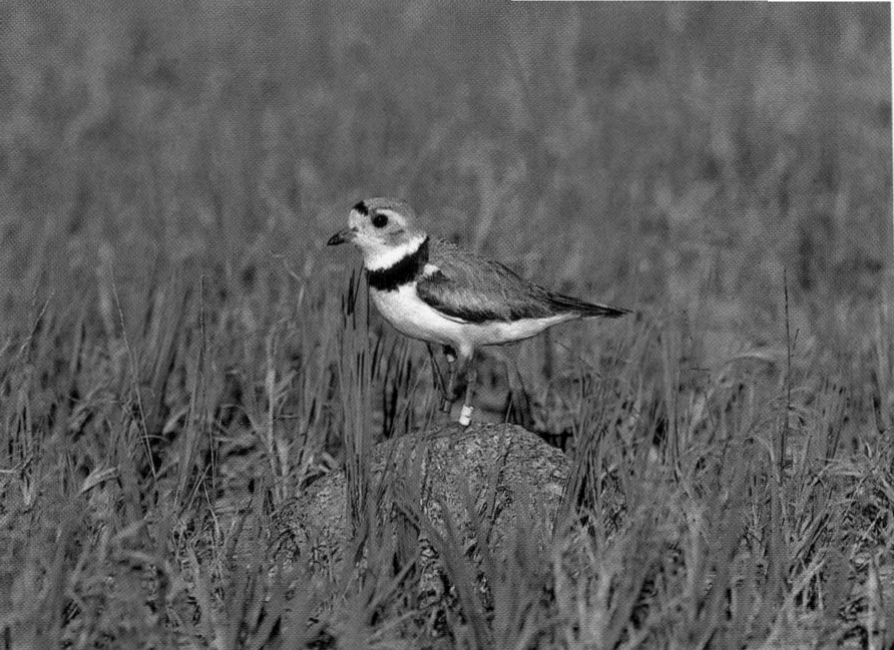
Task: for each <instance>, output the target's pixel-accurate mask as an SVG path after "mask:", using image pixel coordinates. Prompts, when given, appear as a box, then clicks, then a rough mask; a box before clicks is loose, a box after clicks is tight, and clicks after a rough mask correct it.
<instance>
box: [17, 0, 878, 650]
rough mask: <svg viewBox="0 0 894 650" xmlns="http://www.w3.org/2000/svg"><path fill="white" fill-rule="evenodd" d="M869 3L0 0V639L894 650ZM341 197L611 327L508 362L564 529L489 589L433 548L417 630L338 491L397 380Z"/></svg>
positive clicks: (410, 403) (388, 413) (358, 484)
mask: <svg viewBox="0 0 894 650" xmlns="http://www.w3.org/2000/svg"><path fill="white" fill-rule="evenodd" d="M889 12H890V9H889V8H888V6H887V5H878V4H876V5H835V6H831V5H823V6H816V7H814V6H811V7H809V8H808V7H802V6H780V7H764V6H757V5H748V6H733V7H726V6H723V7H721V6H719V5H710V4H709V5H673V6H667V7H657V6H651V5H650V6H648V7H645V6H632V7H627V6H625V7H623V8H622V7H620V6H602V5H601V4H597V3H593V4H592V5H587V6H574V7H572V6H560V5H552V4H548V5H535V4H532V3H514V4H510V5H501V6H499V7H496V6H494V7H485V6H481V7H475V8H462V9H460V8H459V7H454V8H447V7H443V6H441V5H438V4H437V3H436V4H432V5H417V4H414V5H413V6H412V7H411V6H409V5H403V4H400V3H385V4H381V3H379V4H377V5H376V6H375V7H373V6H370V7H368V8H367V7H360V6H358V7H355V8H354V9H353V10H352V11H347V10H346V9H344V8H343V7H342V8H336V7H335V6H332V5H329V4H319V5H317V4H310V3H297V4H295V3H286V2H277V1H273V2H268V3H263V4H262V5H260V6H258V7H253V8H250V9H248V8H242V7H237V6H235V5H233V6H229V5H221V4H215V3H206V4H204V5H203V4H201V3H200V4H193V5H190V7H188V8H184V7H183V6H181V5H180V4H174V3H170V2H162V3H160V4H154V5H151V6H149V5H146V6H143V5H139V4H133V5H131V4H129V3H118V2H103V1H101V0H100V1H99V2H95V3H92V4H88V5H81V4H78V5H69V4H67V3H62V2H50V3H41V5H40V8H39V9H38V8H37V7H36V6H35V7H31V6H29V5H27V4H21V3H8V4H6V5H4V6H3V7H2V8H0V34H2V39H0V84H2V87H3V93H2V97H3V99H2V101H0V115H2V121H3V125H4V128H3V129H2V133H0V143H2V146H0V205H2V208H0V238H2V242H3V245H2V247H0V278H2V283H0V301H2V310H3V314H4V318H3V319H2V322H0V495H2V496H0V521H2V526H0V554H2V556H0V647H3V648H13V647H15V648H27V647H61V646H65V647H72V648H82V647H116V648H129V647H173V646H175V645H178V646H181V645H182V646H186V647H199V648H202V647H215V648H235V647H245V648H254V647H257V648H260V647H271V648H273V647H284V648H286V647H287V648H291V647H304V646H310V647H317V648H321V647H348V648H357V647H381V648H386V647H388V648H400V647H404V648H415V647H422V646H424V645H426V644H429V645H431V646H432V647H454V646H455V647H470V648H472V647H475V648H487V647H499V648H526V647H569V648H603V647H604V648H634V647H645V648H652V647H686V648H689V647H692V648H727V647H748V648H790V647H832V646H834V645H835V644H837V643H844V644H847V645H849V646H852V647H861V646H862V647H872V648H882V647H890V646H891V642H892V636H894V620H892V618H891V614H890V612H891V611H892V609H891V606H890V599H891V598H892V597H894V593H892V590H891V588H890V586H891V584H892V583H894V575H892V565H894V559H892V550H894V549H892V546H891V540H892V539H894V530H892V526H894V516H892V515H894V513H892V504H894V482H892V479H891V467H892V462H894V457H892V454H894V452H892V445H891V444H890V441H889V438H890V435H891V432H892V429H891V427H892V413H894V376H892V372H894V350H892V337H891V332H892V331H894V313H892V296H894V275H892V268H894V267H892V264H891V253H892V251H891V243H892V230H891V217H892V181H891V176H892V173H891V161H892V156H891V100H890V97H891V95H890V92H891V89H890V79H891V74H890V46H889V31H888V24H889ZM372 194H385V195H402V196H406V197H408V198H410V199H411V200H412V201H413V202H414V204H416V205H417V206H418V207H419V208H420V209H421V210H422V211H423V212H424V213H425V214H426V216H427V217H428V220H429V221H430V223H431V224H432V228H433V229H434V230H437V231H438V232H439V233H440V234H443V235H446V236H455V237H457V238H458V239H461V240H462V241H463V242H464V243H466V244H468V245H470V246H474V247H476V248H477V249H479V250H481V251H482V252H485V253H487V254H491V255H494V256H497V257H499V258H501V259H503V260H505V261H507V262H508V263H509V264H510V265H512V266H514V267H515V268H517V269H518V270H519V271H521V272H522V273H523V274H525V275H529V276H532V277H533V276H536V277H537V278H538V279H539V280H541V281H542V282H543V283H544V284H546V285H548V286H552V287H556V288H557V289H560V290H562V291H566V292H569V293H576V294H579V295H582V296H592V297H594V298H599V299H601V300H604V301H606V302H609V303H617V304H619V305H623V306H627V307H635V308H637V309H639V310H640V311H641V316H640V317H638V318H637V319H629V320H627V321H626V322H625V323H621V324H608V325H605V324H600V325H598V326H589V325H575V326H569V327H566V328H564V329H561V330H559V331H556V332H553V333H550V335H549V336H546V337H542V338H540V339H537V340H534V341H530V342H526V343H524V344H522V345H521V346H519V348H518V349H517V351H508V353H507V355H505V357H502V358H503V359H508V366H509V370H510V372H509V375H510V377H511V378H512V382H513V389H514V393H515V394H514V396H513V397H514V399H513V401H512V404H513V408H512V413H513V418H515V419H516V420H518V421H522V422H524V423H525V424H527V425H528V426H530V427H533V428H536V429H538V430H540V431H541V432H542V433H543V434H544V435H545V436H548V437H550V436H551V439H554V440H561V441H562V442H563V444H565V445H566V446H567V448H568V450H569V454H570V455H571V457H572V458H573V461H574V471H573V481H572V484H571V486H570V488H569V492H568V500H567V504H566V508H565V511H566V512H567V513H568V514H569V518H568V521H569V522H570V523H568V525H567V526H566V527H565V528H563V532H562V533H561V534H559V535H557V537H556V539H555V542H554V546H553V547H552V548H551V549H548V550H547V551H545V552H539V551H537V550H536V549H535V548H533V547H532V545H530V544H529V543H527V542H526V540H525V537H524V535H523V534H522V532H523V531H521V530H520V531H519V536H518V540H517V543H516V552H515V554H514V555H513V557H512V559H511V560H510V561H509V563H508V564H507V565H506V566H502V567H501V566H497V565H496V564H493V563H491V564H490V565H488V566H487V567H486V573H487V575H486V578H487V584H488V586H489V591H488V592H487V593H479V592H477V591H476V590H474V589H470V588H468V586H467V585H468V584H469V581H468V578H469V576H470V572H473V571H476V570H477V569H476V568H475V566H474V565H472V564H470V563H469V560H468V558H467V557H466V556H465V555H464V554H463V552H462V549H461V548H459V547H458V542H457V540H456V539H454V538H451V537H450V536H449V535H448V536H447V537H443V536H442V537H439V538H437V539H434V541H433V545H434V546H435V547H436V548H437V549H438V551H439V552H440V553H441V556H442V557H443V558H444V561H445V565H446V567H447V571H448V573H449V575H450V576H451V578H452V582H453V584H454V590H453V591H452V592H451V594H452V596H451V597H452V599H453V600H451V601H449V603H448V604H447V605H446V606H444V607H441V608H440V609H438V610H437V612H439V614H438V616H436V617H435V619H432V620H429V619H426V618H425V612H430V611H431V610H426V609H425V607H424V606H423V605H424V604H423V603H421V602H420V600H419V598H418V596H417V594H416V593H415V592H414V590H413V588H412V585H411V584H410V581H409V579H408V578H407V575H408V572H409V569H408V566H409V565H403V566H402V567H395V566H394V563H393V562H392V561H391V560H392V558H393V557H394V553H395V549H393V548H390V547H389V546H388V544H389V542H387V540H389V539H392V538H393V535H389V534H387V531H385V532H383V531H378V532H377V531H376V526H375V525H374V524H373V520H374V519H375V517H374V516H372V515H371V514H370V513H373V512H374V506H375V504H374V503H373V501H375V499H374V498H373V497H374V496H375V495H371V494H370V492H369V490H368V489H365V488H364V486H365V485H366V480H367V479H366V477H365V475H364V464H363V458H364V454H365V453H366V451H365V450H366V449H367V448H368V445H370V444H372V443H373V442H374V441H375V440H377V439H378V438H380V437H382V436H395V435H402V434H404V433H406V432H408V431H412V430H413V429H414V428H415V427H418V426H420V425H424V423H425V422H426V421H427V419H428V418H429V417H431V414H432V413H433V410H434V407H435V405H436V400H435V399H434V391H433V390H432V384H433V379H432V376H433V370H432V367H431V363H430V360H429V358H428V355H427V353H426V351H425V348H424V346H422V345H421V344H416V343H411V342H407V341H404V340H401V339H399V338H397V337H396V336H395V335H394V333H393V332H392V331H391V330H389V329H387V328H386V327H383V326H382V324H381V322H380V321H379V319H378V316H377V315H376V314H374V313H372V314H369V313H368V312H367V307H366V305H365V301H364V299H363V293H362V291H363V286H362V284H361V283H360V282H359V276H356V275H355V276H353V279H352V280H351V282H350V283H348V282H347V278H348V276H349V273H348V272H346V271H345V268H344V266H345V263H346V260H347V258H346V257H344V256H343V255H342V254H341V253H335V252H332V251H329V250H324V246H323V243H324V242H325V239H326V236H327V235H328V234H330V233H331V232H332V231H334V230H335V229H337V228H338V227H341V224H342V221H343V219H344V218H345V211H346V208H347V206H349V205H351V204H352V203H353V202H354V201H356V200H357V199H359V198H362V197H364V196H368V195H372ZM784 278H787V282H786V281H784ZM786 290H787V295H788V300H786ZM355 294H357V295H355ZM346 296H347V297H346ZM347 305H356V306H357V308H356V309H354V310H353V311H351V310H349V309H348V308H347ZM367 322H368V323H369V326H368V327H367ZM490 359H491V365H492V366H493V368H492V369H491V368H490V367H489V366H486V367H485V368H484V369H483V371H482V374H481V376H482V379H486V378H488V377H491V376H493V377H494V378H495V379H494V382H495V385H494V386H492V387H485V389H483V391H482V393H483V394H482V399H488V396H489V395H491V394H493V395H496V396H497V397H496V398H494V400H495V401H494V402H493V404H494V405H495V406H494V409H493V411H494V412H493V413H492V415H493V416H494V417H499V414H500V413H501V412H502V411H503V409H504V408H506V402H505V401H503V400H505V395H506V392H507V387H506V386H505V385H504V384H503V383H501V382H502V381H503V379H502V378H503V377H505V374H506V373H505V372H504V368H503V365H504V361H503V360H501V357H500V356H499V355H495V356H493V357H491V358H490ZM515 368H517V370H515ZM343 463H344V464H345V465H346V466H347V467H348V468H349V472H348V474H349V477H350V485H351V486H352V487H351V489H352V494H354V495H355V498H353V499H352V500H351V503H353V504H354V507H353V509H352V512H351V513H350V515H351V516H352V518H353V521H354V524H355V529H356V530H358V531H366V538H365V539H366V550H365V568H364V570H363V571H359V570H358V571H355V570H353V569H352V567H350V566H349V567H348V568H347V569H345V570H344V571H341V572H335V573H333V574H331V575H329V576H325V577H321V576H316V577H313V578H312V577H311V576H309V575H305V573H304V571H305V567H304V566H303V564H302V562H301V561H300V560H299V561H297V562H294V563H288V562H284V561H283V560H282V557H281V555H277V554H276V552H275V551H276V548H277V543H276V541H277V540H275V539H271V537H273V536H274V534H273V531H275V530H277V526H276V518H277V516H278V513H279V509H280V507H281V506H282V504H283V503H284V502H286V501H287V500H288V498H289V497H290V496H292V495H294V494H296V493H298V492H300V491H301V490H304V489H305V488H306V487H307V486H308V485H310V484H311V483H312V482H313V481H314V479H316V478H318V477H319V476H321V475H323V474H325V473H327V472H329V471H330V470H331V469H332V468H334V467H337V466H339V465H341V464H343ZM609 499H612V500H611V501H608V500H609ZM606 504H617V507H616V508H614V507H612V508H609V507H606ZM405 532H406V531H404V533H405ZM429 532H430V533H431V536H432V537H435V536H436V535H435V533H436V531H429ZM397 537H398V540H399V543H398V545H399V546H401V545H402V549H403V551H402V553H403V557H407V555H408V553H409V551H408V550H407V549H412V548H413V546H414V545H415V541H414V540H410V539H404V538H402V537H401V535H398V536H397ZM358 552H359V551H358ZM296 584H297V585H298V587H297V588H296V587H295V585H296Z"/></svg>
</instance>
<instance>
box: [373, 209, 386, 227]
mask: <svg viewBox="0 0 894 650" xmlns="http://www.w3.org/2000/svg"><path fill="white" fill-rule="evenodd" d="M372 225H374V226H375V227H376V228H384V227H385V226H387V225H388V217H387V215H384V214H382V213H381V212H377V213H375V214H374V215H373V217H372Z"/></svg>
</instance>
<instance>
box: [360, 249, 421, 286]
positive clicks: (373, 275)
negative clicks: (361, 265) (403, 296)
mask: <svg viewBox="0 0 894 650" xmlns="http://www.w3.org/2000/svg"><path fill="white" fill-rule="evenodd" d="M426 264H428V237H426V238H425V239H424V240H422V243H421V244H419V248H417V249H416V251H415V252H413V253H410V254H409V255H407V256H406V257H404V258H402V259H400V260H398V261H397V262H395V263H394V264H392V265H391V266H389V267H388V268H387V269H377V270H375V271H367V277H368V278H369V286H371V287H372V288H373V289H378V290H379V291H396V290H397V288H398V287H400V286H401V285H404V284H408V283H410V282H412V281H413V280H415V279H416V278H417V277H418V276H419V275H420V274H421V273H422V271H423V269H425V265H426Z"/></svg>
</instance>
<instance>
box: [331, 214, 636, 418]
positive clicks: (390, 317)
mask: <svg viewBox="0 0 894 650" xmlns="http://www.w3.org/2000/svg"><path fill="white" fill-rule="evenodd" d="M345 242H351V243H353V244H354V245H356V246H357V247H358V248H359V249H360V251H361V253H362V254H363V266H364V268H365V269H366V272H367V277H368V279H369V290H370V295H371V297H372V300H373V303H374V304H375V305H376V307H377V308H378V310H379V312H380V313H381V314H382V316H384V317H385V319H386V320H387V321H388V322H390V323H391V324H392V325H393V326H394V327H395V328H396V329H397V330H398V331H400V332H401V333H403V334H405V335H407V336H409V337H412V338H414V339H420V340H422V341H427V342H430V343H438V344H440V345H442V346H443V347H444V352H445V354H446V357H447V362H448V367H449V372H448V382H447V390H446V394H445V395H444V402H443V409H444V410H445V411H449V410H450V406H451V405H452V403H453V402H454V401H455V400H456V398H457V396H456V395H455V393H456V386H455V381H456V373H457V368H456V363H455V362H456V361H458V362H459V364H458V365H459V366H460V368H461V369H462V370H463V371H464V372H465V373H466V393H465V399H464V401H463V406H462V410H461V411H460V417H459V423H460V425H462V426H468V424H469V422H470V421H471V417H472V410H473V407H472V399H473V394H474V390H475V389H474V384H475V381H476V378H477V372H476V369H475V364H474V363H473V357H474V355H475V350H476V348H478V347H480V346H482V345H499V344H502V343H511V342H514V341H520V340H522V339H527V338H530V337H532V336H535V335H537V334H539V333H540V332H542V331H543V330H545V329H546V328H548V327H552V326H553V325H557V324H559V323H564V322H566V321H569V320H574V319H578V318H589V317H592V316H607V317H609V318H615V317H617V316H622V315H624V314H626V313H629V312H628V310H626V309H619V308H617V307H609V306H608V305H600V304H597V303H589V302H584V301H583V300H579V299H577V298H572V297H570V296H564V295H562V294H558V293H553V292H551V291H548V290H547V289H544V288H543V287H541V286H539V285H536V284H533V283H530V282H528V281H526V280H523V279H522V278H521V277H519V276H518V275H516V274H515V273H514V272H513V271H511V270H510V269H509V268H507V267H505V266H503V265H502V264H500V263H499V262H493V261H491V260H487V259H483V258H481V257H479V256H477V255H475V254H474V253H471V252H469V251H467V250H463V249H462V248H460V247H458V246H456V245H455V244H452V243H450V242H447V241H444V240H441V239H437V238H436V237H432V236H430V235H428V234H427V233H426V232H425V231H424V230H423V229H422V228H420V227H419V225H418V224H417V222H416V215H415V214H414V212H413V210H412V208H411V207H410V206H409V205H408V204H407V203H406V202H404V201H400V200H397V199H389V198H371V199H366V200H364V201H360V202H359V203H357V204H356V205H355V206H354V207H353V209H352V210H351V214H350V217H349V219H348V227H347V228H345V229H344V230H341V231H339V232H337V233H336V234H334V235H333V236H332V237H331V238H330V239H329V242H328V244H329V245H330V246H335V245H337V244H343V243H345Z"/></svg>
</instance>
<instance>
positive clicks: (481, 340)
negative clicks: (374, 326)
mask: <svg viewBox="0 0 894 650" xmlns="http://www.w3.org/2000/svg"><path fill="white" fill-rule="evenodd" d="M370 293H371V295H372V299H373V303H374V304H375V305H376V308H377V309H378V310H379V313H380V314H382V316H383V317H384V318H385V319H386V320H387V321H388V322H389V323H391V324H392V325H393V326H394V327H395V328H396V329H397V330H398V331H399V332H401V333H403V334H405V335H407V336H410V337H412V338H416V339H421V340H423V341H430V342H432V343H440V344H442V345H450V346H453V347H455V348H457V349H459V350H461V351H464V352H471V350H473V349H474V348H476V347H478V346H481V345H499V344H501V343H510V342H512V341H520V340H522V339H526V338H530V337H532V336H535V335H537V334H539V333H540V332H542V331H543V330H545V329H546V328H548V327H551V326H552V325H556V324H557V323H561V322H564V321H567V320H571V319H572V318H575V316H574V315H572V314H559V315H555V316H548V317H546V318H526V319H522V320H518V321H511V322H507V321H487V322H483V323H475V322H471V321H466V320H462V319H459V318H453V317H448V316H445V315H444V314H442V313H441V312H439V311H437V310H436V309H434V308H433V307H431V306H429V305H428V304H426V303H425V302H424V301H423V300H422V299H421V298H419V296H418V295H417V294H416V286H415V285H413V284H411V285H404V286H401V287H399V288H398V289H397V290H395V291H377V290H375V289H373V290H371V291H370Z"/></svg>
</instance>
